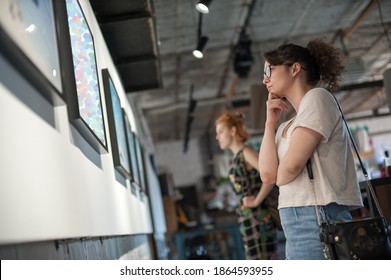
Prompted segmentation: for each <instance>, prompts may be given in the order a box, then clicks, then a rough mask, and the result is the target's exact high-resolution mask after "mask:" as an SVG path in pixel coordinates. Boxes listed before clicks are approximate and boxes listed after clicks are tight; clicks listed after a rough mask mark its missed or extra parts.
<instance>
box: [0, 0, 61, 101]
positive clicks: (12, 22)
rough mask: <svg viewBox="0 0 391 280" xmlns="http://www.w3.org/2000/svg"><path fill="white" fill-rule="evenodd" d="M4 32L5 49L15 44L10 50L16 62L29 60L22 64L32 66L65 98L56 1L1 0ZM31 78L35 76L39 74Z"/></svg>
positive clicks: (0, 10) (0, 7)
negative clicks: (56, 18) (6, 45)
mask: <svg viewBox="0 0 391 280" xmlns="http://www.w3.org/2000/svg"><path fill="white" fill-rule="evenodd" d="M0 31H1V33H3V34H4V35H2V36H1V37H2V39H1V40H2V42H1V44H2V45H3V47H4V44H8V43H10V42H12V43H11V44H10V45H9V47H10V48H11V49H10V51H11V52H13V54H14V55H16V57H14V58H15V59H21V58H27V60H29V61H23V62H22V64H26V63H27V64H32V65H33V66H34V67H35V69H37V70H38V71H39V72H40V73H41V74H42V75H43V77H44V79H46V80H47V81H49V83H50V84H51V85H52V86H53V87H54V88H55V89H56V90H57V92H58V93H60V94H62V80H61V70H60V59H59V51H58V43H57V31H56V20H55V18H54V12H53V2H52V0H35V1H32V0H29V1H14V0H1V1H0ZM5 34H6V35H5ZM3 36H5V37H3ZM5 38H7V39H5ZM18 51H19V53H18ZM23 66H25V65H23ZM27 75H28V76H34V75H36V73H28V74H27ZM27 78H31V77H27Z"/></svg>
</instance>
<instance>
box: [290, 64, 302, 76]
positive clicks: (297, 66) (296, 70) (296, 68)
mask: <svg viewBox="0 0 391 280" xmlns="http://www.w3.org/2000/svg"><path fill="white" fill-rule="evenodd" d="M301 70H302V67H301V64H300V63H298V62H295V63H293V65H292V67H291V71H292V75H293V76H296V75H297V74H299V73H300V71H301Z"/></svg>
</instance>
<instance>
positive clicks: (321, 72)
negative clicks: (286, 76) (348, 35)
mask: <svg viewBox="0 0 391 280" xmlns="http://www.w3.org/2000/svg"><path fill="white" fill-rule="evenodd" d="M264 57H265V59H266V61H268V62H269V63H270V64H271V65H287V66H291V65H293V63H295V62H298V63H300V65H301V67H302V68H303V69H304V70H305V73H306V76H307V82H308V83H309V84H310V85H312V86H315V85H317V84H318V83H319V82H322V83H324V85H325V86H326V87H327V88H328V89H330V90H331V91H335V90H337V89H338V87H339V80H340V78H341V75H342V72H343V71H344V69H345V67H344V65H343V61H342V56H341V52H340V50H339V49H336V48H334V47H333V46H332V45H330V44H328V43H326V42H325V41H324V39H323V38H316V39H314V40H311V41H310V42H309V43H308V45H307V47H306V48H305V47H302V46H298V45H295V44H291V43H289V44H285V45H282V46H280V47H278V48H277V49H275V50H272V51H269V52H266V53H265V54H264Z"/></svg>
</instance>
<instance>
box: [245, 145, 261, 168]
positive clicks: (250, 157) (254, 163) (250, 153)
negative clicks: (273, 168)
mask: <svg viewBox="0 0 391 280" xmlns="http://www.w3.org/2000/svg"><path fill="white" fill-rule="evenodd" d="M243 156H244V160H245V161H246V163H248V164H249V165H251V167H253V168H255V169H256V170H258V171H259V168H258V154H257V152H256V151H254V150H253V149H252V148H250V147H248V146H246V147H244V149H243Z"/></svg>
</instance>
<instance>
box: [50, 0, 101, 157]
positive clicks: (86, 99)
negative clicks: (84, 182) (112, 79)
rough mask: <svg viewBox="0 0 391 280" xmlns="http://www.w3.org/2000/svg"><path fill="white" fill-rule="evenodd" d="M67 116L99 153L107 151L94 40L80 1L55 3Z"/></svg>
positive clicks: (70, 0)
mask: <svg viewBox="0 0 391 280" xmlns="http://www.w3.org/2000/svg"><path fill="white" fill-rule="evenodd" d="M55 10H56V14H57V17H58V22H59V33H60V35H61V36H60V38H61V39H60V44H61V47H62V48H61V54H60V55H61V57H62V59H61V61H63V62H64V63H63V64H62V69H63V81H64V90H65V95H66V100H67V105H68V106H67V109H68V116H69V119H70V121H71V123H72V124H73V125H74V126H75V127H76V129H77V130H78V131H79V132H80V134H81V135H82V136H83V137H84V138H85V139H86V140H87V141H88V143H89V144H90V145H91V146H92V147H93V148H94V149H95V150H96V151H98V152H100V153H106V152H107V137H106V131H105V122H104V116H103V110H102V102H101V100H102V99H101V91H100V88H99V77H98V67H97V63H96V57H95V46H94V38H93V36H92V33H91V30H90V27H89V25H88V22H87V20H86V17H85V15H84V13H83V10H82V9H81V7H80V4H79V2H78V1H77V0H66V1H55Z"/></svg>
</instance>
